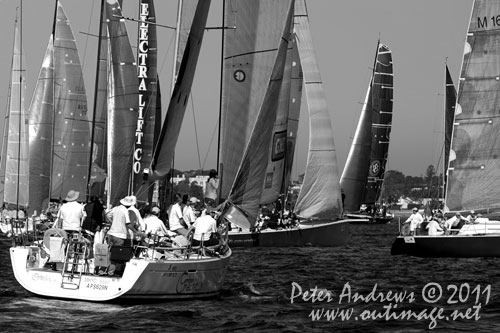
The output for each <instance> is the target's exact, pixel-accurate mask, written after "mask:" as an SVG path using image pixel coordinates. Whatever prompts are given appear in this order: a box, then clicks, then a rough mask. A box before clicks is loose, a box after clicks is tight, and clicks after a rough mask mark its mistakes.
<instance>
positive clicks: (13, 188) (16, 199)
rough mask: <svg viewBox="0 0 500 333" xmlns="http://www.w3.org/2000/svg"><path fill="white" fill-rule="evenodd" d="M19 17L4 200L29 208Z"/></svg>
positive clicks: (26, 139)
mask: <svg viewBox="0 0 500 333" xmlns="http://www.w3.org/2000/svg"><path fill="white" fill-rule="evenodd" d="M21 24H22V23H21V22H20V20H18V19H17V18H16V24H15V31H14V46H13V53H12V67H11V77H10V93H9V100H8V107H7V115H6V119H5V121H6V122H8V127H7V128H6V132H5V134H4V146H5V155H3V156H2V160H3V161H5V162H2V163H5V183H4V193H3V203H4V204H6V205H7V206H9V207H11V209H17V208H24V209H26V208H27V207H28V192H29V184H28V172H29V171H28V156H29V152H28V113H27V110H26V108H25V96H26V80H25V72H26V68H25V64H26V60H25V56H24V53H23V47H22V36H21V28H20V25H21Z"/></svg>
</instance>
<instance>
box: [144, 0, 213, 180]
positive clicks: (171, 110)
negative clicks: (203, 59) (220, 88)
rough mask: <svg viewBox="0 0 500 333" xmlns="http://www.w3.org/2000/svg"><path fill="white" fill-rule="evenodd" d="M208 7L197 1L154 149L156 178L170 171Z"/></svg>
mask: <svg viewBox="0 0 500 333" xmlns="http://www.w3.org/2000/svg"><path fill="white" fill-rule="evenodd" d="M209 8H210V1H209V0H203V1H199V2H198V6H197V8H196V13H195V15H194V19H193V24H192V27H191V29H190V34H189V38H188V42H187V45H186V49H185V51H184V57H183V58H182V62H181V66H180V69H179V73H178V76H177V81H176V82H175V87H174V90H173V93H172V97H171V99H170V104H169V106H168V110H167V115H166V118H165V121H164V123H163V126H162V130H161V134H160V137H159V139H158V142H157V143H156V146H155V149H154V153H153V160H152V162H151V171H152V174H153V177H154V178H157V177H164V176H166V175H167V173H168V172H169V171H170V168H171V164H172V159H173V156H174V152H175V146H176V143H177V139H178V136H179V132H180V129H181V125H182V121H183V118H184V113H185V111H186V105H187V101H188V98H189V94H190V93H191V86H192V83H193V79H194V74H195V70H196V64H197V62H198V56H199V53H200V48H201V43H202V40H203V34H204V31H205V25H206V21H207V17H208V10H209Z"/></svg>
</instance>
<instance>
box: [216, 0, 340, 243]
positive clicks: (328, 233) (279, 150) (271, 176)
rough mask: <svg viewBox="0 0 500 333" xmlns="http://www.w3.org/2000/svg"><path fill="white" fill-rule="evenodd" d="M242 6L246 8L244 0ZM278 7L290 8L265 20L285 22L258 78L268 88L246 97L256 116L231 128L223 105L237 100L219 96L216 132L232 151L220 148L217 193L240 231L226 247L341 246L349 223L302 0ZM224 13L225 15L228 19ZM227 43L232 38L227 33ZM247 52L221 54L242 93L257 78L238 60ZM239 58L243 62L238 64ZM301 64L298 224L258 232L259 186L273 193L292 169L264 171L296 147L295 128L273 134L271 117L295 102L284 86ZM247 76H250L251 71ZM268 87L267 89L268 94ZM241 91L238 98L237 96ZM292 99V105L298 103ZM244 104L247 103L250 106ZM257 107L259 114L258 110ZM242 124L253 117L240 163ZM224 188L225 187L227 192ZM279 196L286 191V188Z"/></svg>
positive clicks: (231, 233)
mask: <svg viewBox="0 0 500 333" xmlns="http://www.w3.org/2000/svg"><path fill="white" fill-rule="evenodd" d="M241 3H242V5H244V4H243V2H241ZM272 5H273V6H276V5H278V4H277V2H276V1H273V3H272ZM281 6H285V8H287V9H286V11H283V10H280V11H277V12H278V13H281V15H283V13H286V15H287V16H286V20H285V19H281V20H276V19H274V18H270V19H269V20H270V21H269V22H282V23H283V22H286V24H285V25H284V26H282V28H281V30H280V31H281V34H282V37H281V43H280V47H279V48H278V50H277V53H276V56H275V58H274V62H273V63H272V66H271V67H268V68H270V71H269V72H268V73H267V74H265V73H264V74H260V75H263V76H264V78H265V77H266V76H267V82H268V84H267V87H268V89H267V90H266V91H265V93H264V95H262V96H261V97H258V98H256V96H255V95H254V94H253V92H252V95H251V96H248V98H249V99H251V100H252V102H250V103H254V104H252V105H254V106H253V108H252V110H253V112H254V114H255V116H254V118H251V116H238V119H235V120H233V121H234V122H233V123H232V124H233V125H232V126H231V124H229V125H226V126H225V122H228V121H230V119H231V114H224V111H225V108H226V107H227V106H226V105H225V104H224V100H226V101H227V103H230V102H231V101H235V99H232V98H230V95H229V94H230V93H231V92H234V90H231V91H229V92H227V91H226V92H223V96H229V97H226V98H225V99H224V97H223V106H222V112H223V115H222V116H221V119H222V123H221V127H223V128H224V131H225V132H223V133H222V134H221V146H222V147H224V145H226V146H227V147H229V146H230V147H231V149H224V148H222V149H223V150H222V152H223V154H222V156H221V161H222V162H221V170H222V182H223V185H222V190H221V193H222V197H223V198H225V201H224V202H223V205H222V206H223V216H224V217H225V218H227V219H228V220H229V221H231V222H232V223H233V224H235V225H237V226H238V227H239V228H241V230H239V229H237V230H235V231H232V232H230V234H229V244H230V245H231V246H232V247H234V246H277V247H287V246H338V245H343V244H345V243H346V242H347V241H348V240H349V237H350V232H349V227H348V223H347V222H348V220H340V217H341V212H342V203H341V199H340V198H341V194H340V186H339V176H338V167H337V161H336V155H335V146H334V143H333V135H332V128H331V122H330V117H329V115H328V108H327V106H326V98H325V95H324V91H323V86H322V82H321V78H320V74H319V69H318V65H317V62H316V58H315V55H314V50H313V47H312V43H311V40H312V38H311V35H310V29H309V19H308V15H307V10H306V6H305V1H303V0H298V1H292V2H291V3H287V2H283V3H282V4H281ZM236 9H237V8H235V7H234V4H233V5H232V6H231V7H230V8H229V10H233V11H234V13H237V12H238V10H236ZM263 13H264V14H265V13H267V14H271V13H272V11H271V10H265V11H263ZM227 16H228V17H230V15H227ZM292 17H293V20H292ZM260 19H261V20H260V21H259V22H265V20H264V19H263V18H262V17H261V18H260ZM250 20H251V18H250ZM292 22H293V30H292V25H291V24H292ZM269 24H271V23H269ZM228 25H231V24H228ZM257 29H258V26H257ZM261 29H265V31H271V29H268V28H267V27H265V28H264V27H261ZM292 31H294V33H295V35H296V36H297V37H296V39H295V42H294V39H293V35H291V33H292ZM236 33H238V31H235V32H229V33H228V35H231V34H236ZM227 38H228V39H229V38H231V36H228V37H227ZM257 44H258V43H257ZM294 47H296V48H297V51H298V55H299V57H300V62H294V61H293V60H292V61H291V62H290V64H293V63H295V69H293V66H292V68H291V69H290V70H288V72H287V70H286V68H287V67H286V65H285V64H286V62H287V54H289V55H290V56H291V57H292V59H293V52H294V51H293V48H294ZM287 48H292V51H290V52H287V51H286V49H287ZM295 52H296V51H295ZM246 55H247V53H245V52H243V51H241V54H240V55H238V54H233V55H231V56H229V57H227V56H226V57H224V58H225V59H231V61H232V62H231V64H230V65H226V68H227V69H229V70H227V71H226V73H225V74H224V76H225V77H226V76H227V77H232V78H234V79H236V80H238V81H240V83H242V87H241V89H242V90H241V91H245V89H244V86H243V84H244V83H245V80H246V78H247V77H248V78H249V79H255V77H254V76H253V75H248V71H249V68H247V66H249V65H251V64H252V63H253V61H245V60H246V59H245V58H243V57H244V56H246ZM240 56H241V57H242V60H240V59H238V57H240ZM252 60H253V59H252ZM258 60H261V59H258ZM256 61H257V60H256ZM289 61H290V60H289ZM299 63H301V67H302V69H303V80H304V86H305V91H306V96H307V100H308V107H309V115H310V131H309V132H310V140H309V156H308V164H307V168H306V173H305V177H304V182H303V185H302V189H301V192H300V193H299V196H298V198H297V202H296V204H295V207H294V212H295V214H296V215H297V216H298V217H299V221H300V222H299V223H298V225H297V226H296V227H293V228H285V229H281V230H275V229H265V230H255V224H256V221H257V216H258V214H259V206H260V205H261V203H262V199H263V195H262V193H263V187H270V188H271V187H272V184H273V182H274V181H275V180H280V181H283V180H285V179H286V178H287V177H288V176H289V172H288V171H286V170H287V168H289V163H290V162H289V161H286V162H283V165H284V167H283V168H273V169H271V170H274V171H276V170H278V169H283V170H285V171H284V172H282V173H281V174H280V173H279V172H273V173H271V172H270V170H269V169H268V164H269V160H270V159H271V160H272V159H273V158H274V159H275V161H277V160H279V159H282V158H284V157H285V156H286V152H289V151H293V149H290V148H293V143H294V140H295V136H296V134H295V133H292V132H293V131H294V130H291V131H290V132H288V131H287V130H281V129H278V131H275V132H273V127H276V120H277V119H278V118H277V114H276V112H278V111H277V110H279V109H280V107H279V106H280V104H281V103H290V102H293V99H294V98H293V96H294V93H295V92H292V91H291V90H289V91H290V95H287V94H285V95H284V96H283V91H285V90H286V89H284V88H283V87H284V86H286V84H287V82H290V84H289V88H288V89H291V87H292V86H293V84H291V83H292V82H294V79H293V77H295V75H294V74H293V72H294V71H295V72H297V71H299V67H297V66H298V64H299ZM259 68H262V66H259ZM250 73H252V74H253V72H250ZM287 75H290V79H287V78H286V76H287ZM249 84H250V83H249ZM295 84H297V81H295ZM270 89H271V90H272V92H271V93H270V91H271V90H270ZM299 89H300V88H299ZM246 90H248V89H246ZM241 91H238V92H235V93H241ZM259 100H260V101H261V102H259ZM295 101H296V102H297V100H295ZM241 103H244V102H241ZM246 103H247V105H248V102H246ZM292 104H293V103H292ZM293 107H297V106H293V105H292V109H293ZM228 110H230V108H228ZM256 110H257V111H258V112H257V113H255V112H256ZM229 112H230V111H228V113H229ZM233 117H234V116H233ZM245 117H247V118H245ZM243 118H245V119H243ZM247 119H255V120H251V121H250V123H249V124H252V125H253V127H252V126H250V130H249V131H247V133H249V138H248V142H247V144H246V145H242V146H244V147H245V148H244V149H242V152H241V154H242V157H240V158H239V159H238V158H236V157H235V156H234V155H235V154H237V150H235V149H233V147H238V144H239V142H240V141H241V140H242V138H241V136H242V135H241V133H242V130H241V129H242V128H245V127H242V123H241V121H242V120H245V121H246V120H247ZM295 121H296V120H295ZM247 124H248V123H247ZM295 126H296V124H295ZM235 128H238V129H239V136H240V137H239V138H238V139H235V138H234V135H233V136H231V133H230V131H231V129H233V132H234V129H235ZM247 128H248V127H247ZM292 128H293V127H292ZM295 128H296V127H295ZM283 134H285V136H287V137H288V138H290V140H287V138H285V137H284V135H283ZM290 134H292V135H290ZM270 146H271V147H270ZM224 154H226V155H224ZM227 155H230V156H227ZM270 157H271V158H270ZM231 160H240V161H241V162H240V163H239V167H238V168H237V169H236V170H237V172H236V175H235V176H234V178H233V177H231V176H228V172H231V171H228V170H235V169H234V168H232V167H228V165H231ZM318 179H321V181H317V180H318ZM286 180H287V179H286ZM287 181H288V180H287ZM228 188H229V190H227V189H228ZM226 191H227V192H226ZM281 193H283V189H282V192H281ZM276 199H278V197H275V198H274V200H276ZM266 200H269V199H266Z"/></svg>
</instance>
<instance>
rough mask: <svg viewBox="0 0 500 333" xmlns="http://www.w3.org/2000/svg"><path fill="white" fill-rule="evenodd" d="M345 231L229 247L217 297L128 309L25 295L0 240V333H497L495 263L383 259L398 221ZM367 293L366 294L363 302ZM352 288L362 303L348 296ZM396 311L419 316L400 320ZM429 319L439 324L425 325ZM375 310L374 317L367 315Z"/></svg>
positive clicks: (499, 288) (499, 284)
mask: <svg viewBox="0 0 500 333" xmlns="http://www.w3.org/2000/svg"><path fill="white" fill-rule="evenodd" d="M351 230H352V231H353V237H352V240H351V242H350V245H348V246H345V247H341V248H286V249H281V248H256V249H238V248H236V249H234V250H233V252H234V254H233V257H232V261H231V266H230V270H229V272H228V275H227V277H226V281H225V284H224V290H223V291H222V293H221V295H220V296H219V297H218V298H216V299H212V300H203V301H181V302H164V303H153V304H126V305H123V304H121V305H120V304H100V303H89V302H78V301H61V300H52V299H44V298H40V297H36V296H34V295H32V294H30V293H28V292H26V291H25V290H24V289H23V288H22V287H21V286H20V285H19V284H18V283H17V282H16V281H15V278H14V276H13V273H12V270H11V268H10V259H9V257H8V247H9V246H10V241H9V240H7V239H5V238H3V239H2V238H0V331H2V332H32V331H37V332H50V331H59V330H65V331H85V332H87V331H90V332H107V331H120V332H139V331H140V332H197V331H200V332H234V331H239V332H325V331H345V332H412V331H414V332H415V331H416V332H419V331H426V330H429V327H431V328H433V331H438V332H470V331H475V332H483V331H484V332H486V331H488V332H497V331H499V330H500V297H499V295H500V268H499V267H498V262H499V260H498V259H496V258H489V259H487V258H477V259H422V258H414V257H406V256H391V255H390V247H391V244H392V241H393V239H394V237H395V235H396V233H397V223H393V224H390V225H356V226H351ZM499 246H500V244H499ZM294 286H295V287H294ZM478 286H479V287H478ZM488 286H490V288H491V289H490V292H489V291H488V288H489V287H488ZM299 287H300V288H301V289H302V294H300V292H299V289H300V288H299ZM315 287H317V290H318V291H317V292H316V293H315V296H316V298H315V299H314V302H313V299H312V298H311V297H309V296H311V292H310V293H309V295H306V294H305V292H306V291H309V290H310V289H314V288H315ZM322 288H323V289H328V290H329V291H330V294H329V295H330V299H331V301H330V302H327V300H328V299H327V298H326V297H327V296H326V295H327V294H326V291H323V293H322V294H321V295H320V294H319V289H322ZM349 288H350V290H351V294H350V297H349V293H348V290H349ZM374 288H376V289H375V291H376V292H375V293H372V294H373V296H374V297H372V298H369V296H370V295H369V294H370V292H372V291H373V290H374ZM433 290H434V293H433ZM439 290H441V293H439ZM455 291H456V292H455ZM356 292H357V293H358V294H360V295H363V296H364V297H365V298H366V300H365V301H363V300H362V299H360V298H358V299H355V296H354V294H355V293H356ZM389 292H390V293H392V294H393V295H394V294H395V293H400V294H401V295H402V296H404V292H406V298H404V300H396V299H394V298H392V299H386V300H382V299H381V297H382V296H384V297H385V298H389V297H390V294H389ZM412 292H413V294H411V293H412ZM423 293H424V294H425V297H424V296H423V295H422V294H423ZM440 295H441V296H440ZM488 295H489V299H487V298H488ZM291 298H293V303H292V302H291ZM434 301H435V302H434ZM339 302H340V304H339ZM479 304H480V305H481V308H479V307H478V306H479ZM384 306H385V308H384ZM474 306H475V307H474ZM389 307H391V308H390V310H387V309H388V308H389ZM434 308H436V309H435V310H433V309H434ZM441 308H442V309H443V310H441V311H442V312H441V313H440V314H439V315H438V313H439V311H440V309H441ZM469 308H470V310H469V313H468V316H467V317H466V318H463V319H460V318H459V317H457V316H460V315H462V316H464V315H465V314H466V311H467V309H469ZM337 309H338V311H340V312H341V311H343V312H342V314H343V315H344V316H347V315H349V313H350V311H352V314H351V316H350V317H344V318H343V320H342V318H341V316H340V315H338V316H337V317H336V318H335V319H333V317H330V319H327V315H326V311H327V310H330V311H332V310H333V311H336V310H337ZM321 310H323V311H324V312H323V317H322V318H321V319H320V320H315V321H313V320H312V318H311V312H312V311H321ZM403 310H404V311H407V312H408V313H413V314H414V315H418V314H420V315H421V317H419V318H416V317H412V319H408V318H407V317H401V312H402V311H403ZM432 311H434V312H432ZM453 311H456V312H455V313H453ZM315 313H321V312H315ZM430 313H433V314H434V317H439V316H440V317H441V319H436V320H432V318H431V317H429V314H430ZM333 314H335V312H330V315H333ZM377 314H379V317H378V318H375V319H374V318H373V316H376V315H377ZM425 314H427V316H425ZM398 315H399V317H398ZM434 323H435V324H436V325H435V327H434Z"/></svg>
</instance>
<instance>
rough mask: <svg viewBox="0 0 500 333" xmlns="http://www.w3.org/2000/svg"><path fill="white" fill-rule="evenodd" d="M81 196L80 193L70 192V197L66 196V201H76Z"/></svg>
mask: <svg viewBox="0 0 500 333" xmlns="http://www.w3.org/2000/svg"><path fill="white" fill-rule="evenodd" d="M79 196H80V192H78V191H74V190H70V191H69V192H68V195H67V196H66V198H65V199H64V200H66V201H75V200H77V199H78V197H79Z"/></svg>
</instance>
